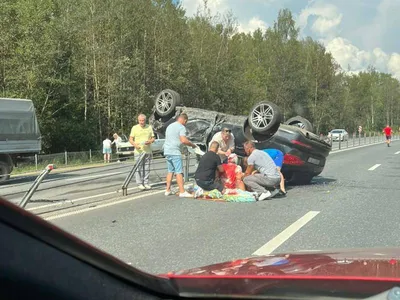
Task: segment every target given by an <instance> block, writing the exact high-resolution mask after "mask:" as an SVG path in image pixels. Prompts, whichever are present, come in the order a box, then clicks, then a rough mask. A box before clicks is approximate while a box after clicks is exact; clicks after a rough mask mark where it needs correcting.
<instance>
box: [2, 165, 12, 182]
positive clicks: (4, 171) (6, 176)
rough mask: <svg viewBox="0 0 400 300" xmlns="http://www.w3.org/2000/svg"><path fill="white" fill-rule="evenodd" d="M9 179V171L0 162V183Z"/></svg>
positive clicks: (6, 166)
mask: <svg viewBox="0 0 400 300" xmlns="http://www.w3.org/2000/svg"><path fill="white" fill-rule="evenodd" d="M9 178H10V170H9V167H8V164H6V163H5V162H3V161H0V183H3V182H6V181H7V180H8V179H9Z"/></svg>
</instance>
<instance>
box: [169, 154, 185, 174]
mask: <svg viewBox="0 0 400 300" xmlns="http://www.w3.org/2000/svg"><path fill="white" fill-rule="evenodd" d="M165 158H166V160H167V168H168V173H175V174H182V173H183V168H182V156H181V155H166V156H165Z"/></svg>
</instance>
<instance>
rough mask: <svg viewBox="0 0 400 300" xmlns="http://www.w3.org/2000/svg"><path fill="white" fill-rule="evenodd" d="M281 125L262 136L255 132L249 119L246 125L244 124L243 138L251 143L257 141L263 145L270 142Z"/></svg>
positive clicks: (245, 122)
mask: <svg viewBox="0 0 400 300" xmlns="http://www.w3.org/2000/svg"><path fill="white" fill-rule="evenodd" d="M279 125H280V124H279V123H278V124H277V125H275V127H272V128H271V129H270V131H269V133H267V134H260V133H257V132H254V131H253V130H252V128H251V126H250V124H249V119H248V118H247V119H246V120H245V121H244V123H243V126H242V128H243V132H242V134H243V136H244V137H245V138H246V139H247V140H249V141H256V142H257V143H263V142H266V141H268V140H269V139H270V138H271V137H272V136H273V135H274V134H275V133H276V132H277V131H278V128H279Z"/></svg>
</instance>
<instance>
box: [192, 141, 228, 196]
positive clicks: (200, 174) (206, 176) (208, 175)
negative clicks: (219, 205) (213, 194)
mask: <svg viewBox="0 0 400 300" xmlns="http://www.w3.org/2000/svg"><path fill="white" fill-rule="evenodd" d="M218 148H219V143H218V142H212V143H211V144H210V146H209V151H208V152H207V153H206V154H204V155H203V156H202V157H201V159H200V161H199V165H198V167H197V170H196V173H195V180H196V184H197V185H198V186H199V187H201V188H202V189H203V190H206V191H211V190H214V189H217V190H218V191H220V192H221V193H224V192H225V189H224V186H223V184H222V183H220V182H218V181H216V178H217V177H216V175H217V172H224V168H223V167H222V163H221V158H220V157H219V156H218V154H217V151H218Z"/></svg>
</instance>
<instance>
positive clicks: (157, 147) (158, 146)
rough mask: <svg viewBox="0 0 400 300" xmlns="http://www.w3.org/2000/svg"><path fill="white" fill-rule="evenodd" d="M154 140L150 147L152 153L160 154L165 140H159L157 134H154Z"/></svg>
mask: <svg viewBox="0 0 400 300" xmlns="http://www.w3.org/2000/svg"><path fill="white" fill-rule="evenodd" d="M155 138H156V139H155V140H154V142H153V144H152V145H151V150H152V151H153V153H160V152H162V149H163V147H164V142H165V139H160V138H159V135H158V134H157V133H155Z"/></svg>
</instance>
